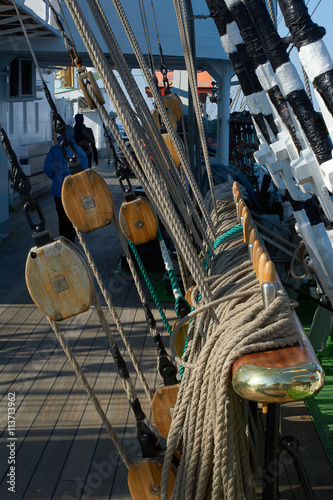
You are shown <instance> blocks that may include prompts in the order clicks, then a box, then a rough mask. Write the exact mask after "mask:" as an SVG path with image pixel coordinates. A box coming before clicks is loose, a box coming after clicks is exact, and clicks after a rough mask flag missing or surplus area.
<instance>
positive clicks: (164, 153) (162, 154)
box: [88, 0, 210, 245]
mask: <svg viewBox="0 0 333 500" xmlns="http://www.w3.org/2000/svg"><path fill="white" fill-rule="evenodd" d="M88 4H89V7H90V9H91V12H92V14H93V16H94V18H95V20H96V23H97V24H98V26H99V29H100V31H101V33H102V36H103V38H104V41H105V43H106V46H107V48H108V50H109V52H110V55H111V57H112V60H113V62H114V64H115V66H116V68H117V70H118V72H119V74H120V75H121V78H122V80H123V82H124V85H125V87H126V90H127V92H128V94H129V96H130V97H131V100H132V102H133V105H134V106H135V107H136V109H137V112H138V114H140V116H142V115H144V118H145V121H144V122H143V125H144V128H145V130H146V134H148V135H150V132H152V133H153V137H151V141H149V143H147V135H145V136H142V138H141V139H142V141H143V142H144V143H145V144H146V146H147V147H148V146H149V148H152V150H151V151H150V155H151V157H152V158H154V163H155V165H158V166H159V172H160V173H163V175H164V178H165V181H166V182H167V185H168V186H169V189H170V190H171V191H172V192H173V195H174V196H175V197H176V199H175V202H176V203H177V206H178V207H179V209H180V210H181V211H182V215H183V217H184V219H185V221H186V224H188V225H189V227H191V230H192V231H193V234H194V237H195V238H196V242H197V243H198V244H199V245H201V241H202V239H204V240H206V242H207V243H208V244H209V238H208V236H207V235H206V233H205V230H204V229H203V226H202V223H201V221H200V218H199V217H198V214H197V212H196V209H195V207H194V205H193V202H192V200H191V198H190V196H189V194H188V192H187V187H186V184H185V182H184V180H183V179H182V178H181V177H180V176H179V173H178V171H177V169H176V168H175V166H174V164H173V160H172V158H171V156H170V152H169V150H168V148H166V145H165V143H164V141H163V140H162V138H161V135H160V132H159V129H158V128H157V126H156V123H155V121H154V120H153V119H152V116H151V113H150V110H149V109H148V107H147V103H146V101H145V100H144V99H143V97H142V95H141V92H140V90H139V89H138V87H137V83H136V81H135V80H134V78H133V75H132V73H131V71H130V69H129V68H128V66H127V63H126V61H125V59H124V56H123V54H122V53H121V50H120V48H119V46H118V43H117V40H116V38H115V36H114V34H113V32H112V30H111V27H110V25H109V23H108V21H107V19H106V16H105V14H104V12H103V10H102V8H101V6H100V4H99V2H92V1H91V0H88ZM126 21H127V18H126ZM124 27H125V28H126V27H129V24H128V22H127V24H125V25H124ZM128 36H129V35H128ZM133 37H134V34H133ZM135 42H136V40H135ZM132 45H133V47H134V50H135V49H137V53H136V56H137V57H141V62H140V61H139V62H140V64H142V69H143V71H144V70H145V68H146V66H145V62H144V60H143V56H142V54H141V52H140V49H139V47H138V45H137V44H134V43H133V44H132ZM146 70H147V72H146V74H145V77H146V78H148V80H147V81H148V84H149V85H150V82H149V78H150V77H151V75H150V73H149V71H148V69H147V68H146ZM152 93H153V95H154V93H155V84H154V82H153V89H152ZM157 96H158V99H159V100H160V105H161V106H162V108H163V110H162V116H163V117H165V116H166V119H167V121H168V123H169V125H170V127H171V130H172V132H171V133H173V134H174V135H175V137H177V140H178V141H179V139H178V136H177V134H175V132H174V130H173V128H172V126H171V124H170V120H169V117H168V115H167V113H166V110H165V108H164V104H163V101H162V99H161V96H160V94H159V92H157ZM155 100H156V96H155ZM141 119H142V118H141ZM163 119H164V118H163ZM167 128H168V127H167ZM139 130H140V131H141V132H142V127H140V129H139ZM169 135H170V131H169ZM176 149H177V148H176ZM178 156H179V153H178ZM166 159H167V160H168V165H166V164H165V162H166ZM136 168H137V167H136ZM135 171H136V170H135ZM188 173H189V174H191V170H190V171H189V172H188ZM172 175H174V176H175V179H174V180H171V177H172ZM189 180H190V185H191V187H192V189H193V191H194V192H196V191H195V189H198V188H197V186H195V183H194V184H193V183H192V184H191V179H189ZM179 181H180V182H181V183H179ZM180 193H182V195H183V197H184V200H185V201H186V203H187V205H188V206H189V210H188V212H187V211H186V210H185V212H184V210H183V208H182V207H183V202H182V201H181V199H180V197H179V196H180ZM198 195H200V196H201V194H200V193H199V194H198V193H197V195H196V196H198ZM150 201H152V200H150ZM199 205H200V203H199ZM203 207H205V206H204V205H203ZM190 214H191V216H193V218H194V221H195V225H196V226H197V227H198V228H199V229H200V232H201V234H202V238H198V235H197V230H196V228H195V227H194V225H193V223H192V221H191V216H189V215H190ZM206 214H207V211H206ZM209 222H210V221H209V220H208V223H209Z"/></svg>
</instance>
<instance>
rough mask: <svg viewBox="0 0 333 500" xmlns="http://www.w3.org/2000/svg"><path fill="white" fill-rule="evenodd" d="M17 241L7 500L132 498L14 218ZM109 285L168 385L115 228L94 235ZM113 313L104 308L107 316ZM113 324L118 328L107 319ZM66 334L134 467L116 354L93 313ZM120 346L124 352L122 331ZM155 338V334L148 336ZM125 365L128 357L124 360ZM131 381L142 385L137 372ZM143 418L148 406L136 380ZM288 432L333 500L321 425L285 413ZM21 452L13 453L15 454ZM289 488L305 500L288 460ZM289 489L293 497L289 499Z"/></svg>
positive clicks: (6, 310)
mask: <svg viewBox="0 0 333 500" xmlns="http://www.w3.org/2000/svg"><path fill="white" fill-rule="evenodd" d="M98 171H99V172H100V173H101V172H102V174H103V176H104V178H105V179H106V181H107V182H108V184H109V185H110V188H111V190H112V193H113V197H114V201H115V206H116V207H119V205H120V203H121V202H122V200H123V195H122V191H121V189H120V187H119V183H118V180H117V178H115V176H114V173H113V171H112V169H111V168H109V167H107V165H106V161H105V160H102V161H101V163H100V165H99V166H98ZM38 201H39V202H40V204H41V206H42V210H43V212H44V214H45V217H46V220H47V224H48V226H49V228H50V229H51V232H52V234H53V235H54V236H57V235H58V230H57V217H56V212H55V210H54V204H53V199H52V196H51V195H50V194H45V195H42V196H40V197H39V198H38ZM10 226H11V234H10V236H9V237H7V238H6V239H4V240H3V241H1V242H0V255H1V267H0V285H1V286H0V322H1V337H0V342H1V345H0V357H1V363H0V369H1V377H0V384H1V401H0V407H1V413H0V418H1V427H0V430H1V444H0V446H1V453H0V498H1V499H2V500H7V499H11V498H15V499H24V500H37V499H43V500H51V499H52V500H72V499H88V498H89V499H90V498H98V499H103V500H104V499H109V498H112V499H115V500H116V499H130V495H129V491H128V487H127V470H126V467H125V465H124V464H123V463H122V461H121V460H120V459H119V458H118V453H117V450H116V449H115V447H114V445H113V444H112V442H111V440H110V438H109V436H108V434H107V432H106V430H105V429H104V428H103V426H102V424H101V422H100V419H99V416H98V415H97V413H96V411H95V409H94V407H93V405H92V403H91V402H90V400H89V399H88V396H87V395H86V392H85V391H84V390H83V388H82V387H81V385H80V383H79V382H78V381H77V378H76V376H75V374H74V372H73V369H72V367H71V365H70V363H69V362H68V361H67V359H66V357H65V355H64V353H63V351H62V349H61V347H60V345H59V344H58V342H57V340H56V338H55V335H54V333H53V331H52V330H51V328H50V325H49V322H48V320H47V319H46V317H45V315H44V314H43V313H42V312H41V311H40V310H39V309H37V307H36V306H35V305H34V304H33V303H32V301H31V298H30V296H29V294H28V292H27V289H26V285H25V280H24V267H25V261H26V257H27V254H28V251H29V249H30V248H31V247H32V246H34V242H33V239H32V236H31V234H32V231H31V230H30V228H29V226H28V224H27V222H26V220H25V217H24V215H23V214H22V211H21V210H20V211H17V212H13V213H11V215H10ZM86 240H87V242H88V245H89V248H90V250H91V252H92V254H93V257H94V259H95V262H96V264H97V267H98V268H99V270H100V272H101V274H102V276H103V279H104V282H105V284H106V286H107V287H108V289H109V290H110V292H111V296H112V300H113V303H114V305H115V306H116V308H117V311H118V313H119V315H120V318H121V321H122V324H123V326H124V329H125V331H126V332H127V334H128V336H129V337H130V341H131V343H132V345H133V347H134V349H135V352H136V354H137V357H138V358H139V360H141V365H142V368H143V370H144V372H145V373H146V374H147V379H148V382H149V384H150V387H151V389H154V388H155V387H156V386H157V385H158V384H159V383H161V379H160V377H159V375H157V374H156V351H155V349H154V347H153V341H152V338H151V337H150V334H149V332H148V329H147V325H146V322H145V318H144V313H143V311H142V308H141V307H139V299H138V296H137V294H136V290H135V287H134V284H133V281H132V280H131V278H130V277H122V276H119V275H117V274H115V270H116V267H117V265H118V263H119V260H120V257H121V255H122V249H121V245H120V242H119V240H118V238H117V236H116V231H115V228H114V227H113V225H111V226H107V227H106V228H104V229H100V230H97V231H95V232H93V233H91V234H88V235H87V236H86ZM163 305H164V306H165V310H166V314H167V317H168V318H169V319H170V322H172V321H173V319H174V318H175V313H174V311H173V310H172V307H171V304H163ZM105 310H106V308H105ZM153 311H154V315H155V318H156V319H157V320H158V325H159V331H160V332H161V333H163V337H164V339H165V343H166V345H167V343H168V336H167V334H166V332H165V329H164V328H163V327H162V322H161V320H160V318H159V316H158V314H157V311H156V309H153ZM108 318H109V322H110V325H113V324H114V323H113V320H112V318H110V317H109V315H108ZM61 329H62V331H64V332H65V337H66V339H67V341H68V343H69V344H70V346H71V348H72V349H73V352H74V354H75V356H76V357H77V359H78V361H79V362H80V364H81V365H82V366H83V370H84V373H85V374H86V376H87V379H88V381H89V383H90V385H91V386H92V387H93V388H94V391H95V392H96V395H97V397H98V398H99V400H100V402H101V404H102V407H103V408H104V409H105V411H106V413H107V415H108V418H109V420H110V421H111V423H112V424H113V426H114V428H115V430H116V431H117V433H118V434H119V436H120V437H121V439H122V440H123V443H124V446H125V447H126V449H127V450H128V451H129V454H130V456H131V458H134V457H136V456H140V450H139V446H138V443H137V440H136V438H135V423H134V417H133V416H132V413H131V412H130V411H129V405H128V402H127V399H126V396H125V394H124V392H123V388H122V384H121V382H120V381H119V378H118V377H117V375H116V370H115V367H114V364H113V361H112V358H111V354H110V353H109V351H108V344H107V340H106V338H105V336H104V333H103V331H102V330H101V328H100V324H99V321H98V318H97V314H96V311H95V310H94V307H91V308H90V310H89V311H87V312H86V313H83V314H81V315H80V316H76V317H74V318H72V319H70V320H66V321H64V322H62V323H61ZM114 333H115V336H116V339H117V342H118V344H119V345H120V346H122V342H121V340H120V339H119V335H118V334H117V333H116V331H115V329H114ZM147 333H148V335H147ZM125 359H126V360H127V359H128V358H127V356H126V355H125ZM129 366H130V373H131V376H132V378H133V380H135V381H136V376H135V372H134V370H133V369H132V368H131V365H129ZM136 389H137V392H138V394H139V397H140V400H141V403H142V405H143V408H144V409H145V411H146V412H147V413H148V414H149V405H148V402H147V398H146V396H145V394H144V392H143V390H142V389H141V385H140V383H139V382H137V381H136ZM9 393H15V410H16V414H15V418H16V420H15V436H14V437H15V438H16V439H15V441H14V440H13V437H10V436H9V433H8V428H7V405H8V394H9ZM283 426H284V428H283V432H284V434H290V433H292V434H294V435H295V436H296V437H298V438H299V440H300V443H301V450H302V456H303V459H304V464H305V467H306V470H307V472H308V476H309V478H310V481H311V484H312V485H313V488H314V491H315V495H316V498H317V499H318V500H326V499H329V498H332V494H333V474H332V469H331V467H330V466H329V464H328V462H327V460H326V457H325V454H324V453H323V450H322V447H321V445H320V443H319V440H318V438H317V436H316V434H315V431H314V428H313V424H312V422H311V420H310V417H309V415H308V414H307V412H306V409H305V406H304V405H303V404H302V403H297V404H291V405H285V406H284V407H283ZM11 442H14V443H15V460H16V463H15V473H16V489H15V493H14V494H13V493H12V492H10V491H8V487H9V486H10V485H9V484H8V483H7V481H8V480H9V478H8V476H7V474H8V472H9V471H8V457H9V456H10V448H9V446H8V443H11ZM12 448H13V447H12ZM286 463H287V465H286V469H287V471H288V472H289V473H290V474H289V481H290V484H289V483H288V479H287V476H286V475H285V473H283V475H281V492H282V493H281V498H283V499H286V500H287V499H289V498H290V499H292V498H294V499H303V498H304V494H303V492H302V489H301V488H300V486H299V483H298V479H297V477H296V476H295V474H294V473H293V471H292V469H293V466H292V465H291V464H290V460H289V462H288V460H287V461H286ZM290 485H291V487H292V491H291V490H290Z"/></svg>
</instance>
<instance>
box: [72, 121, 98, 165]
mask: <svg viewBox="0 0 333 500" xmlns="http://www.w3.org/2000/svg"><path fill="white" fill-rule="evenodd" d="M83 121H84V116H83V115H82V114H81V113H78V114H77V115H75V125H74V140H75V142H76V144H77V145H78V146H80V148H82V149H83V151H84V152H85V153H86V155H87V158H88V165H89V168H91V165H92V157H94V163H95V165H98V152H97V149H96V145H95V137H94V133H93V131H92V129H91V128H88V127H86V126H85V124H84V123H83Z"/></svg>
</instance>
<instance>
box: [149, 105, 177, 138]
mask: <svg viewBox="0 0 333 500" xmlns="http://www.w3.org/2000/svg"><path fill="white" fill-rule="evenodd" d="M166 112H167V115H168V117H169V120H170V122H171V125H172V128H173V130H174V131H175V132H177V120H176V117H175V115H174V113H173V111H172V109H171V108H168V109H167V110H166ZM151 115H152V117H153V118H154V121H155V123H156V125H157V126H158V128H159V129H161V128H163V127H164V128H165V125H164V123H163V122H162V118H161V115H160V112H159V111H158V109H153V110H152V112H151Z"/></svg>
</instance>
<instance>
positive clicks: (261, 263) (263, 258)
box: [258, 251, 270, 285]
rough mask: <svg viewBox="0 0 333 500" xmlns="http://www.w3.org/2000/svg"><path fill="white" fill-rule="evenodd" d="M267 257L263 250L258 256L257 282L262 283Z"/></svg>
mask: <svg viewBox="0 0 333 500" xmlns="http://www.w3.org/2000/svg"><path fill="white" fill-rule="evenodd" d="M269 260H270V259H269V257H268V255H267V253H266V252H265V251H264V252H263V253H262V254H261V255H260V256H259V261H258V278H259V283H260V285H262V284H263V283H264V271H265V266H266V262H267V261H269Z"/></svg>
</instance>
